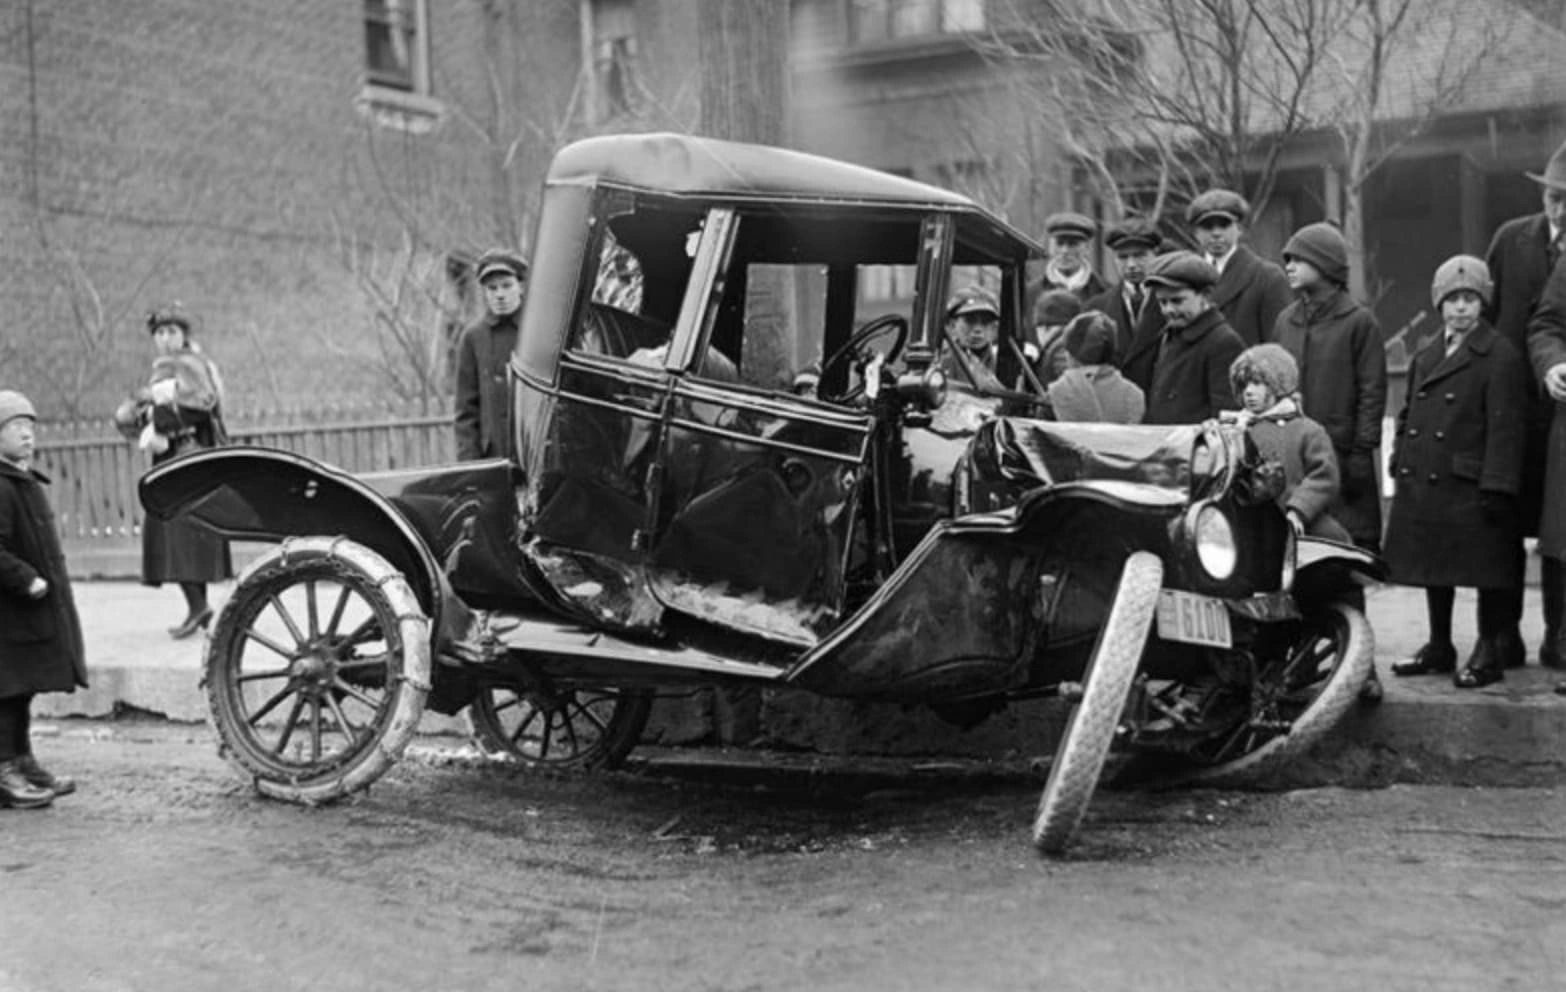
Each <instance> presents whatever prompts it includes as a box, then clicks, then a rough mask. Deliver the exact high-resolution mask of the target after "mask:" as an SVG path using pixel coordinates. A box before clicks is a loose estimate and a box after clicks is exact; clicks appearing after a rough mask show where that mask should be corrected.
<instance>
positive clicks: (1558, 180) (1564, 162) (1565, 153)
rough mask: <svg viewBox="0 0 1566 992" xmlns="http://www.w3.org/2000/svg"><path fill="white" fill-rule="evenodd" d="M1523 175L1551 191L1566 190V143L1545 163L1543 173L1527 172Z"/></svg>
mask: <svg viewBox="0 0 1566 992" xmlns="http://www.w3.org/2000/svg"><path fill="white" fill-rule="evenodd" d="M1523 175H1525V176H1527V177H1528V178H1529V179H1532V180H1533V181H1534V182H1536V183H1539V184H1541V185H1543V186H1548V187H1550V189H1566V142H1562V143H1561V146H1560V147H1559V148H1557V149H1555V154H1554V155H1551V156H1550V160H1549V161H1548V162H1546V163H1545V165H1544V171H1543V172H1525V173H1523Z"/></svg>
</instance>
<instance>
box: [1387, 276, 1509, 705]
mask: <svg viewBox="0 0 1566 992" xmlns="http://www.w3.org/2000/svg"><path fill="white" fill-rule="evenodd" d="M1432 283H1433V284H1432V286H1431V291H1430V297H1431V302H1432V303H1433V304H1434V305H1435V307H1436V308H1437V309H1438V310H1439V311H1440V313H1441V320H1442V324H1443V330H1442V333H1441V334H1440V335H1439V336H1438V337H1437V338H1436V339H1435V340H1434V341H1433V342H1431V343H1430V344H1429V345H1427V346H1426V347H1425V348H1423V349H1421V350H1420V352H1419V353H1418V354H1416V355H1415V356H1414V360H1413V363H1412V365H1411V366H1410V367H1409V373H1408V398H1407V399H1406V400H1405V401H1404V404H1403V409H1402V412H1400V413H1399V414H1398V418H1397V442H1396V444H1395V445H1394V446H1393V449H1392V473H1393V477H1394V478H1395V479H1396V481H1397V493H1396V495H1394V496H1393V499H1392V508H1391V510H1390V511H1389V518H1390V519H1389V520H1388V522H1387V537H1386V552H1385V556H1386V560H1387V565H1388V566H1389V567H1390V569H1391V572H1392V579H1393V581H1394V582H1400V583H1402V584H1404V585H1411V586H1424V587H1425V605H1426V608H1427V610H1428V611H1429V617H1430V636H1429V640H1428V641H1427V642H1426V644H1425V646H1424V647H1422V648H1420V649H1419V652H1418V653H1417V654H1415V655H1414V657H1413V658H1412V659H1410V660H1408V661H1403V662H1399V663H1397V664H1395V665H1393V666H1392V671H1393V672H1394V673H1396V674H1398V675H1424V674H1426V673H1429V672H1450V671H1452V670H1453V669H1454V668H1456V666H1457V649H1456V648H1455V647H1454V646H1453V644H1452V602H1453V598H1454V594H1455V587H1457V586H1468V587H1471V588H1476V589H1478V590H1479V640H1478V642H1477V643H1476V644H1475V645H1474V649H1473V653H1472V654H1471V655H1470V656H1469V658H1468V662H1467V664H1466V665H1465V666H1464V668H1463V669H1462V670H1461V671H1458V672H1457V673H1456V674H1455V675H1454V676H1453V679H1452V681H1453V684H1455V685H1456V686H1457V687H1458V688H1459V689H1471V688H1475V687H1478V686H1483V685H1489V684H1490V683H1492V682H1498V681H1500V680H1501V678H1502V668H1503V667H1504V665H1505V663H1506V660H1507V658H1508V657H1509V656H1512V655H1520V654H1521V652H1522V642H1521V640H1520V639H1519V638H1518V636H1517V632H1516V626H1515V616H1514V614H1513V612H1512V602H1513V600H1514V597H1515V589H1516V588H1517V586H1518V585H1519V584H1520V583H1521V582H1522V577H1523V547H1522V531H1521V526H1520V521H1519V519H1518V514H1517V506H1516V502H1517V493H1518V491H1519V489H1520V488H1521V485H1522V459H1523V434H1524V430H1525V429H1526V426H1527V418H1526V416H1525V414H1526V412H1527V404H1528V399H1529V397H1530V396H1531V390H1530V389H1529V385H1528V381H1527V379H1526V376H1525V373H1524V371H1523V370H1524V366H1523V363H1522V360H1521V358H1519V357H1518V355H1517V352H1516V349H1514V348H1513V346H1512V344H1511V342H1509V341H1507V340H1506V339H1505V338H1503V337H1501V336H1500V335H1499V334H1497V333H1496V332H1495V331H1494V330H1493V329H1492V328H1491V327H1490V325H1488V324H1486V323H1485V322H1484V320H1483V319H1482V318H1481V317H1480V313H1481V311H1482V308H1483V307H1484V306H1485V304H1487V303H1488V302H1489V300H1490V294H1491V285H1492V284H1491V281H1490V270H1489V268H1488V267H1487V266H1486V265H1485V263H1484V262H1483V261H1481V260H1479V259H1477V258H1475V257H1473V256H1472V255H1457V256H1454V257H1452V258H1450V259H1448V260H1447V261H1445V262H1443V263H1442V264H1441V267H1440V268H1438V269H1436V272H1435V278H1434V280H1433V281H1432Z"/></svg>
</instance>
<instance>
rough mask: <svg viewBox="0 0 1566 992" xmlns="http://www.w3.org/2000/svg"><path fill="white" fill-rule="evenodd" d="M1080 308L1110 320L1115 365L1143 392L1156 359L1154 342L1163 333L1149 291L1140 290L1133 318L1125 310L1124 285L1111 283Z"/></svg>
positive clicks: (1160, 316)
mask: <svg viewBox="0 0 1566 992" xmlns="http://www.w3.org/2000/svg"><path fill="white" fill-rule="evenodd" d="M1084 306H1085V308H1086V309H1088V310H1097V311H1099V312H1100V313H1105V314H1108V315H1109V316H1110V318H1111V319H1112V320H1114V322H1115V332H1116V333H1115V364H1117V365H1119V366H1120V371H1121V374H1123V375H1124V376H1125V377H1126V378H1127V379H1129V380H1130V381H1131V382H1132V383H1134V384H1135V385H1136V386H1137V388H1138V389H1141V390H1142V391H1143V392H1144V393H1145V392H1147V388H1148V387H1149V386H1151V385H1152V384H1153V361H1154V360H1155V359H1156V358H1157V357H1158V339H1159V335H1160V334H1162V333H1163V330H1164V312H1163V311H1162V310H1161V309H1159V307H1158V300H1157V299H1156V298H1154V295H1153V291H1152V290H1151V289H1146V288H1144V289H1143V290H1142V307H1141V310H1140V311H1139V312H1138V313H1135V314H1133V313H1131V311H1130V310H1129V309H1127V307H1126V296H1125V283H1124V281H1121V282H1117V283H1115V284H1114V285H1113V286H1111V287H1109V288H1108V289H1106V290H1105V291H1104V292H1102V293H1100V294H1099V295H1097V296H1095V297H1093V298H1092V299H1091V300H1088V301H1087V303H1086V304H1084Z"/></svg>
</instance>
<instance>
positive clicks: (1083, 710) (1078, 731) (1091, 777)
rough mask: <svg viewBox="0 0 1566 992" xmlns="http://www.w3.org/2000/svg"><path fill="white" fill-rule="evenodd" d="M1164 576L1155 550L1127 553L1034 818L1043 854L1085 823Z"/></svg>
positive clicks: (1061, 849) (1058, 849)
mask: <svg viewBox="0 0 1566 992" xmlns="http://www.w3.org/2000/svg"><path fill="white" fill-rule="evenodd" d="M1163 581H1164V565H1163V562H1162V561H1160V560H1159V558H1158V556H1157V555H1154V554H1150V553H1148V552H1146V551H1138V552H1136V553H1135V554H1133V555H1131V557H1129V558H1127V559H1126V564H1125V568H1124V570H1123V571H1122V572H1121V573H1120V585H1119V587H1118V589H1117V590H1116V592H1115V601H1114V603H1113V604H1112V605H1111V606H1110V609H1109V618H1108V619H1107V620H1105V621H1104V628H1103V630H1101V631H1099V635H1098V644H1097V645H1095V646H1094V648H1093V657H1092V660H1091V661H1089V662H1088V668H1087V672H1086V673H1085V674H1084V675H1083V676H1082V681H1083V684H1084V687H1085V688H1084V690H1083V693H1082V701H1081V702H1080V703H1078V704H1077V706H1076V708H1075V709H1074V710H1073V711H1072V713H1071V716H1070V718H1068V719H1067V721H1066V731H1065V733H1064V734H1062V735H1061V739H1060V746H1059V747H1058V748H1057V749H1056V751H1055V758H1054V760H1053V761H1051V762H1050V768H1049V779H1048V781H1046V782H1045V783H1044V794H1043V796H1041V797H1040V799H1039V811H1038V815H1037V816H1035V817H1034V819H1033V844H1034V846H1036V847H1037V848H1038V849H1039V851H1041V852H1042V853H1044V854H1048V855H1060V854H1064V853H1065V850H1066V847H1067V846H1068V845H1069V844H1070V843H1071V838H1072V837H1073V836H1074V835H1075V834H1076V832H1077V827H1079V826H1081V824H1082V817H1083V815H1084V814H1085V813H1086V812H1087V807H1088V802H1089V801H1090V800H1091V799H1092V798H1093V790H1094V789H1095V788H1097V786H1098V777H1099V774H1100V773H1101V772H1102V771H1103V769H1104V759H1105V758H1107V757H1108V756H1109V748H1110V745H1111V744H1112V743H1113V742H1114V737H1115V729H1116V728H1117V727H1118V726H1119V725H1120V716H1121V713H1122V711H1123V710H1124V709H1125V705H1126V697H1127V696H1128V695H1129V694H1130V692H1131V683H1132V681H1133V680H1134V679H1135V678H1136V671H1137V668H1138V666H1139V665H1140V664H1141V661H1142V651H1143V648H1144V647H1145V646H1146V644H1147V632H1148V629H1149V628H1150V627H1151V626H1152V623H1153V613H1154V611H1155V610H1156V609H1157V607H1158V591H1159V589H1160V587H1161V586H1162V585H1163Z"/></svg>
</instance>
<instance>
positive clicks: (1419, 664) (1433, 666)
mask: <svg viewBox="0 0 1566 992" xmlns="http://www.w3.org/2000/svg"><path fill="white" fill-rule="evenodd" d="M1455 668H1457V648H1455V647H1453V646H1452V645H1450V644H1434V643H1432V644H1426V645H1425V646H1424V647H1422V648H1420V649H1419V650H1418V651H1416V652H1414V656H1413V657H1412V658H1410V659H1408V660H1407V661H1395V662H1393V663H1392V674H1393V675H1432V674H1435V673H1441V672H1450V671H1452V670H1454V669H1455Z"/></svg>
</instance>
